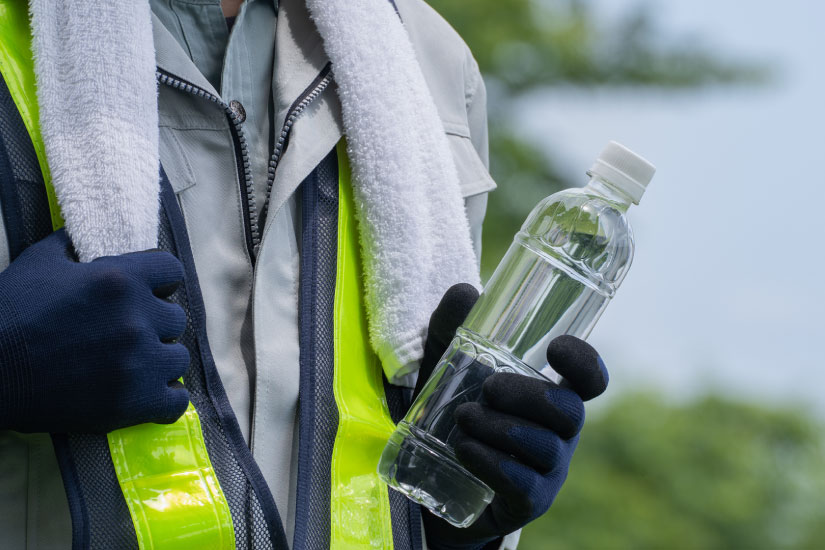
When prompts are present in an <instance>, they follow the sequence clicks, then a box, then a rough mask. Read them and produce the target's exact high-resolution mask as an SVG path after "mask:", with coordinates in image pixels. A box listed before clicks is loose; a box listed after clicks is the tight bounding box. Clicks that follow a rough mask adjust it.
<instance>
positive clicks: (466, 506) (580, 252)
mask: <svg viewBox="0 0 825 550" xmlns="http://www.w3.org/2000/svg"><path fill="white" fill-rule="evenodd" d="M655 170H656V169H655V167H654V166H653V165H652V164H650V163H649V162H648V161H646V160H645V159H643V158H642V157H640V156H638V155H636V154H635V153H633V152H632V151H630V150H629V149H627V148H626V147H624V146H622V145H620V144H618V143H616V142H610V143H609V144H608V145H607V147H605V149H604V150H603V151H602V153H601V155H600V156H599V158H598V159H596V161H595V163H594V164H593V166H592V167H591V168H590V170H589V171H588V172H587V173H588V175H589V176H590V178H591V179H590V182H589V183H588V184H587V185H586V186H585V187H583V188H577V189H568V190H565V191H560V192H558V193H555V194H554V195H551V196H549V197H547V198H546V199H544V200H543V201H541V202H540V203H539V204H538V205H537V206H536V207H535V208H534V209H533V211H532V212H531V213H530V216H529V217H528V218H527V220H526V221H525V222H524V225H523V226H522V228H521V230H520V231H519V232H518V234H516V237H515V239H514V242H513V244H512V246H510V249H509V250H508V251H507V254H506V255H505V256H504V259H503V260H502V261H501V263H500V264H499V265H498V267H497V268H496V271H495V273H494V274H493V276H492V277H491V278H490V281H489V282H488V283H487V285H486V287H485V288H484V292H483V293H482V294H481V296H480V298H479V300H478V302H477V303H476V304H475V306H474V307H473V309H472V310H471V311H470V314H469V315H468V317H467V319H466V320H465V322H464V324H463V325H462V326H461V327H460V328H459V329H458V331H457V334H456V337H455V339H454V340H453V341H452V343H451V344H450V346H449V349H448V350H447V351H446V352H445V354H444V355H443V357H442V358H441V360H440V361H439V363H438V365H437V366H436V368H435V370H434V371H433V374H432V376H431V378H430V380H429V382H428V383H427V385H426V386H425V387H424V389H423V390H422V392H421V394H420V395H419V396H418V398H417V399H416V401H415V402H414V403H413V405H412V407H411V408H410V411H409V412H408V413H407V416H406V417H405V418H404V419H403V420H402V421H401V422H400V423H399V425H398V427H397V428H396V430H395V432H394V433H393V435H392V436H391V437H390V440H389V442H388V443H387V446H386V448H385V449H384V452H383V454H382V456H381V460H380V463H379V466H378V474H379V476H380V477H381V479H383V480H384V482H386V483H387V484H388V485H390V487H392V488H394V489H396V490H398V491H400V492H402V493H404V494H405V495H407V496H408V497H409V498H411V499H413V500H415V501H417V502H419V503H421V504H422V505H424V506H426V507H427V508H429V509H430V510H431V511H432V512H433V513H435V514H436V515H438V516H440V517H442V518H444V519H445V520H447V521H448V522H450V523H452V524H453V525H456V526H458V527H466V526H468V525H470V524H472V523H473V521H475V519H476V518H477V517H478V516H479V515H480V514H481V512H482V511H483V510H484V508H485V507H486V506H487V504H489V503H490V501H491V500H492V499H493V496H494V492H493V491H492V489H490V488H489V487H488V486H487V485H486V484H485V483H483V482H482V481H481V480H479V479H478V478H476V477H475V476H474V475H473V474H471V473H470V472H469V471H467V470H466V469H465V468H464V467H463V466H462V465H461V464H460V462H459V461H458V459H457V458H456V456H455V453H454V452H453V442H454V440H455V437H456V435H457V430H458V429H457V427H456V424H455V420H454V418H453V413H454V411H455V409H456V407H458V406H459V405H461V404H462V403H466V402H469V401H478V400H479V399H480V398H481V385H482V383H483V382H484V380H485V379H486V378H487V376H489V375H490V374H492V373H493V372H516V373H519V374H523V375H525V376H533V377H545V378H550V377H553V378H557V377H556V376H554V373H552V371H551V370H550V369H549V366H548V365H547V359H546V357H545V350H546V348H547V344H548V343H549V342H550V340H552V339H553V338H555V337H556V336H560V335H562V334H572V335H574V336H578V337H579V338H586V337H587V335H588V334H589V333H590V331H591V329H592V328H593V326H594V325H595V324H596V321H597V320H598V319H599V316H601V314H602V312H603V311H604V309H605V307H607V304H608V302H609V301H610V299H611V298H612V297H613V295H614V293H615V292H616V289H617V287H618V286H619V284H620V283H621V282H622V280H623V279H624V277H625V275H626V274H627V271H628V269H629V268H630V263H631V261H632V259H633V246H634V245H633V233H632V230H631V228H630V224H629V223H628V221H627V217H626V212H627V209H628V208H629V207H630V205H631V203H633V204H638V203H639V200H640V199H641V197H642V194H643V193H644V191H645V188H646V187H647V184H648V183H649V182H650V180H651V178H652V177H653V174H654V172H655Z"/></svg>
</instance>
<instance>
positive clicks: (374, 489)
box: [0, 0, 417, 550]
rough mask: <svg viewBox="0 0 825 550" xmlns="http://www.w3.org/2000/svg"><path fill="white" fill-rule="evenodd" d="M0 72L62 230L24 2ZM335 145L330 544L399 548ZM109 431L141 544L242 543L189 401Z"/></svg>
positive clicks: (7, 27)
mask: <svg viewBox="0 0 825 550" xmlns="http://www.w3.org/2000/svg"><path fill="white" fill-rule="evenodd" d="M0 74H2V77H3V79H4V80H5V82H6V85H7V87H8V89H9V92H10V93H11V96H12V98H13V100H14V102H15V104H16V106H17V109H18V111H19V113H20V116H21V118H22V119H23V122H24V124H25V126H26V129H27V131H28V134H29V137H30V139H31V142H32V144H33V146H34V149H35V152H36V154H37V159H38V162H39V165H40V169H41V172H42V175H43V180H44V183H45V185H46V190H47V196H48V202H49V209H50V214H51V221H52V226H53V228H54V229H58V228H60V227H62V225H63V219H62V217H61V215H60V207H59V204H58V200H57V197H56V195H55V192H54V188H53V186H52V185H51V179H50V171H49V165H48V162H47V157H46V153H45V148H44V145H43V139H42V137H41V134H40V129H39V118H38V104H37V95H36V83H35V76H34V69H33V61H32V54H31V32H30V25H29V20H28V5H27V2H26V0H0ZM337 153H338V155H337V158H338V173H339V184H338V185H339V200H338V244H337V272H336V281H335V296H334V319H333V330H334V380H333V387H334V398H335V403H336V406H337V409H338V428H337V433H336V437H335V442H334V447H333V453H332V460H331V464H330V480H331V486H330V519H329V521H330V523H329V525H330V547H331V548H333V549H339V548H340V549H349V548H353V549H355V548H380V549H386V550H389V549H391V548H393V533H392V522H391V514H390V502H389V496H388V492H387V487H386V485H384V484H383V483H382V482H381V481H380V480H379V478H378V476H377V474H376V468H377V464H378V460H379V457H380V455H381V451H382V450H383V448H384V445H385V443H386V441H387V439H388V438H389V436H390V434H391V433H392V431H393V429H394V427H395V425H394V423H393V421H392V420H391V418H390V413H389V410H388V406H387V399H386V396H385V391H384V385H383V378H382V376H383V375H382V369H381V365H380V362H379V360H378V358H377V356H376V354H375V353H374V352H373V351H372V348H371V346H370V344H369V339H368V331H367V321H366V309H365V304H364V292H363V282H362V281H363V278H362V262H361V258H360V254H361V250H360V246H359V241H358V227H357V221H356V218H355V215H354V204H353V197H352V183H351V171H350V167H349V163H348V159H347V154H346V147H345V145H344V142H343V140H342V141H341V143H339V145H338V147H337ZM107 438H108V443H109V452H110V454H111V457H112V462H113V464H114V467H115V472H116V474H117V478H118V483H119V485H120V488H121V490H122V491H123V496H124V499H125V501H126V504H127V506H128V509H129V514H130V516H131V520H132V523H133V525H134V530H135V535H136V537H137V542H138V545H139V547H140V548H141V549H156V550H161V549H167V548H168V549H180V550H185V549H203V548H210V549H212V548H214V549H233V548H235V547H236V541H235V533H234V529H233V518H232V516H231V513H230V507H229V506H228V504H227V500H226V496H225V495H224V492H223V490H222V488H221V485H220V483H219V481H218V477H217V476H216V474H215V470H214V467H213V464H212V462H211V459H210V454H209V452H208V450H207V445H206V443H205V441H204V436H203V432H202V428H201V422H200V418H199V415H198V412H197V411H196V410H195V407H194V406H193V405H192V404H191V403H190V405H189V408H188V409H187V411H186V413H185V414H184V415H183V416H182V417H181V418H180V419H179V420H178V421H177V422H175V423H173V424H170V425H160V424H143V425H139V426H134V427H130V428H125V429H121V430H116V431H113V432H111V433H110V434H108V436H107ZM236 521H238V519H237V518H236ZM240 521H246V518H240ZM416 528H417V526H416Z"/></svg>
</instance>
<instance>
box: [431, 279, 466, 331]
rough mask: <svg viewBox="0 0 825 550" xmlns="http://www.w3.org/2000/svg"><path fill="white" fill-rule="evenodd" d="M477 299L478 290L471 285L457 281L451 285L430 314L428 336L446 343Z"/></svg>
mask: <svg viewBox="0 0 825 550" xmlns="http://www.w3.org/2000/svg"><path fill="white" fill-rule="evenodd" d="M477 300H478V290H477V289H476V287H474V286H473V285H471V284H469V283H458V284H456V285H453V286H451V287H450V288H449V289H448V290H447V292H446V293H444V296H443V297H442V298H441V301H440V302H439V303H438V307H436V308H435V311H434V312H433V314H432V316H430V325H429V329H428V337H429V338H435V339H436V340H437V341H438V342H441V343H442V344H444V345H446V344H447V343H448V342H449V341H450V340H452V339H453V336H454V335H455V331H456V329H457V328H458V327H459V326H461V323H463V322H464V320H465V319H466V318H467V315H468V314H469V313H470V310H471V309H473V306H474V305H475V303H476V301H477Z"/></svg>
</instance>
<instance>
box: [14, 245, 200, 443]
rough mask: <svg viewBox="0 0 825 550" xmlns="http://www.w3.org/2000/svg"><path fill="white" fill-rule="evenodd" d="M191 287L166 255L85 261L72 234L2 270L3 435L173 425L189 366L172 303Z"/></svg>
mask: <svg viewBox="0 0 825 550" xmlns="http://www.w3.org/2000/svg"><path fill="white" fill-rule="evenodd" d="M182 280H183V269H182V266H181V264H180V262H179V261H178V259H177V258H175V257H174V256H173V255H171V254H169V253H167V252H160V251H146V252H137V253H132V254H125V255H123V256H110V257H105V258H100V259H97V260H94V261H93V262H90V263H79V262H77V261H76V260H75V259H74V252H73V248H72V245H71V243H70V242H69V239H68V237H67V236H66V233H65V231H63V230H60V231H57V232H55V233H53V234H52V235H50V236H48V237H46V238H45V239H43V240H42V241H40V242H38V243H36V244H34V245H32V246H30V247H29V248H27V249H26V250H25V251H24V252H23V253H22V254H21V255H20V256H19V257H18V258H17V259H15V261H14V262H12V263H11V265H9V267H8V268H7V269H6V270H5V271H3V272H2V273H0V428H4V429H12V430H17V431H21V432H52V433H62V432H82V433H91V432H94V433H102V432H108V431H111V430H113V429H116V428H122V427H125V426H130V425H134V424H140V423H143V422H161V423H170V422H174V421H175V420H176V419H177V418H178V417H180V415H181V414H183V412H184V411H185V410H186V407H187V406H188V403H189V392H188V391H186V389H184V388H183V386H182V384H181V383H180V382H178V378H180V377H181V376H183V374H184V372H186V369H187V368H188V365H189V352H188V351H187V349H186V348H185V347H184V346H183V345H182V344H178V343H173V341H174V340H175V339H176V338H178V337H179V336H180V335H181V334H182V333H183V331H184V329H185V328H186V314H185V313H184V311H183V309H182V308H181V307H180V306H178V305H176V304H172V303H170V302H168V301H166V300H165V299H164V298H166V297H168V296H170V295H171V294H172V293H173V292H174V291H175V289H176V288H177V287H178V286H179V285H180V283H181V281H182Z"/></svg>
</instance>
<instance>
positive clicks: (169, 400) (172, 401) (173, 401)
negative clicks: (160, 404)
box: [157, 385, 189, 424]
mask: <svg viewBox="0 0 825 550" xmlns="http://www.w3.org/2000/svg"><path fill="white" fill-rule="evenodd" d="M188 407H189V390H187V389H186V388H183V387H175V386H174V385H170V387H169V388H168V389H167V390H166V412H165V414H164V415H163V416H162V417H161V418H160V419H158V420H157V423H158V424H173V423H175V422H176V421H177V420H178V419H179V418H180V417H181V416H183V413H185V412H186V409H187V408H188Z"/></svg>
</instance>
